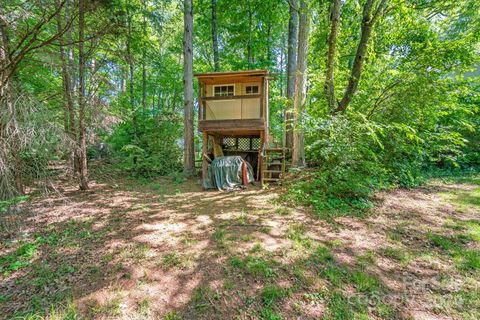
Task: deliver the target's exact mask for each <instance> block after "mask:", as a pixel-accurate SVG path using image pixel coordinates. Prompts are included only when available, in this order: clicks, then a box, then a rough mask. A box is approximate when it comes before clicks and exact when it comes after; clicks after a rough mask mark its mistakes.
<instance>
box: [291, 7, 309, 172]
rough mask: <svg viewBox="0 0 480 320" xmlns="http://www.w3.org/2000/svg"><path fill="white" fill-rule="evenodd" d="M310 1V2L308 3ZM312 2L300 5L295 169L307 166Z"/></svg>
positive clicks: (294, 140)
mask: <svg viewBox="0 0 480 320" xmlns="http://www.w3.org/2000/svg"><path fill="white" fill-rule="evenodd" d="M307 1H308V2H307ZM309 11H310V2H309V0H300V3H299V12H300V14H299V29H298V53H297V69H296V71H297V72H296V77H295V96H294V100H293V108H294V114H293V116H294V130H293V151H292V165H293V166H294V167H299V166H304V165H305V150H304V149H305V146H304V135H303V113H304V105H305V99H306V96H307V86H306V84H307V59H308V38H309V35H310V12H309Z"/></svg>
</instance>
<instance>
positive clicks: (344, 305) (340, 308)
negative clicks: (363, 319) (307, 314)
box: [324, 291, 354, 320]
mask: <svg viewBox="0 0 480 320" xmlns="http://www.w3.org/2000/svg"><path fill="white" fill-rule="evenodd" d="M353 318H354V312H353V308H352V306H351V304H350V303H349V301H348V299H347V297H345V296H344V295H343V294H342V293H341V292H339V291H333V292H332V293H331V294H330V295H329V296H328V298H327V310H326V311H325V316H324V319H325V320H333V319H345V320H346V319H353Z"/></svg>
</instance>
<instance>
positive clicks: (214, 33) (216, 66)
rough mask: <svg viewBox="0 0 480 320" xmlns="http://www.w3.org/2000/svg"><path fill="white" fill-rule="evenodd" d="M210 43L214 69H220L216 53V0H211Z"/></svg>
mask: <svg viewBox="0 0 480 320" xmlns="http://www.w3.org/2000/svg"><path fill="white" fill-rule="evenodd" d="M212 43H213V64H214V66H215V71H220V57H219V55H218V37H217V0H212Z"/></svg>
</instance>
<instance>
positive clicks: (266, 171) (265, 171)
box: [263, 170, 283, 173]
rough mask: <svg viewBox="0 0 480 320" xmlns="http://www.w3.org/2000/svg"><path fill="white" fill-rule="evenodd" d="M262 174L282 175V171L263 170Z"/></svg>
mask: <svg viewBox="0 0 480 320" xmlns="http://www.w3.org/2000/svg"><path fill="white" fill-rule="evenodd" d="M263 172H264V173H283V171H282V170H263Z"/></svg>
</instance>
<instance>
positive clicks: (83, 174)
mask: <svg viewBox="0 0 480 320" xmlns="http://www.w3.org/2000/svg"><path fill="white" fill-rule="evenodd" d="M85 1H86V0H79V5H78V59H79V60H78V132H79V139H80V141H79V147H78V148H77V150H78V160H79V167H78V171H79V172H78V173H79V182H80V190H87V189H88V167H87V132H86V125H85V109H86V99H85V98H86V97H85V92H86V90H85V64H86V52H85V10H86V6H85Z"/></svg>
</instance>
